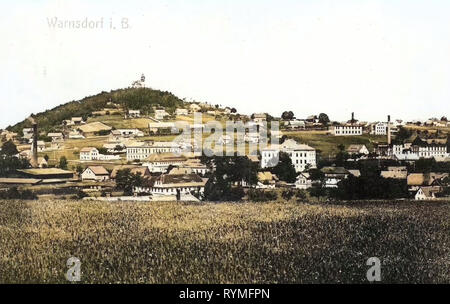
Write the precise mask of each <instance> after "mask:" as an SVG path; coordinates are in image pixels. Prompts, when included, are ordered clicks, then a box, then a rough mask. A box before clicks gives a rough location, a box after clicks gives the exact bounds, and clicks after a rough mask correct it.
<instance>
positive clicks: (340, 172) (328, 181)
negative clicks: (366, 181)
mask: <svg viewBox="0 0 450 304" xmlns="http://www.w3.org/2000/svg"><path fill="white" fill-rule="evenodd" d="M320 171H322V172H323V174H324V175H325V183H324V186H325V188H337V187H338V183H339V182H340V181H342V180H344V179H346V178H348V177H349V175H350V172H348V170H347V169H345V168H343V167H323V168H322V169H320Z"/></svg>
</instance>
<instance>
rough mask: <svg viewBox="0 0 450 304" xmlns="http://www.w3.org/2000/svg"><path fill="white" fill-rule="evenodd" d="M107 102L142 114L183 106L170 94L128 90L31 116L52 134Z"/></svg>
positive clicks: (20, 126)
mask: <svg viewBox="0 0 450 304" xmlns="http://www.w3.org/2000/svg"><path fill="white" fill-rule="evenodd" d="M109 101H111V102H114V103H116V104H119V105H121V106H122V107H123V108H124V109H125V110H127V109H133V110H141V111H142V113H143V114H146V113H151V112H153V107H154V106H164V107H166V108H167V109H169V111H170V109H175V108H176V106H177V105H181V104H182V100H181V99H179V98H178V97H176V96H175V95H173V94H172V93H170V92H164V91H159V90H152V89H149V88H127V89H119V90H114V91H111V92H102V93H100V94H97V95H94V96H89V97H85V98H83V99H82V100H79V101H71V102H69V103H66V104H63V105H60V106H57V107H55V108H53V109H51V110H47V111H45V112H42V113H38V114H36V115H33V117H34V119H35V120H36V122H37V123H38V126H39V130H40V131H44V132H45V133H46V132H50V131H54V130H55V129H56V128H58V127H59V126H61V124H62V122H63V120H67V119H71V118H72V117H76V116H78V117H80V116H81V117H83V118H84V119H86V118H87V117H88V116H90V115H91V113H92V112H93V111H100V110H102V109H104V108H105V107H106V106H107V103H108V102H109ZM27 127H30V122H29V121H27V120H24V121H22V122H20V123H18V124H16V125H14V126H10V127H8V128H7V129H8V130H9V131H13V132H18V133H21V132H22V129H23V128H27Z"/></svg>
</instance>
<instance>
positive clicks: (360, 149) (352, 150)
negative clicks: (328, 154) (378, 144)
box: [347, 145, 369, 155]
mask: <svg viewBox="0 0 450 304" xmlns="http://www.w3.org/2000/svg"><path fill="white" fill-rule="evenodd" d="M347 153H348V154H350V155H358V154H364V155H368V154H369V150H368V149H367V147H366V146H365V145H350V146H348V148H347Z"/></svg>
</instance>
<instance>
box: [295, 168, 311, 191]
mask: <svg viewBox="0 0 450 304" xmlns="http://www.w3.org/2000/svg"><path fill="white" fill-rule="evenodd" d="M311 187H312V180H311V177H310V175H309V173H306V172H303V173H300V174H299V175H298V176H297V179H296V181H295V188H297V189H309V188H311Z"/></svg>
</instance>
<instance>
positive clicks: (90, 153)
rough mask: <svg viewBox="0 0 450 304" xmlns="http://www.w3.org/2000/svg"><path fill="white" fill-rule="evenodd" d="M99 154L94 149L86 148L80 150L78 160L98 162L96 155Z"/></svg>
mask: <svg viewBox="0 0 450 304" xmlns="http://www.w3.org/2000/svg"><path fill="white" fill-rule="evenodd" d="M99 154H100V153H99V152H98V150H97V149H96V148H94V147H86V148H83V149H81V150H80V160H82V161H91V160H98V155H99Z"/></svg>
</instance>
